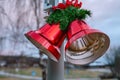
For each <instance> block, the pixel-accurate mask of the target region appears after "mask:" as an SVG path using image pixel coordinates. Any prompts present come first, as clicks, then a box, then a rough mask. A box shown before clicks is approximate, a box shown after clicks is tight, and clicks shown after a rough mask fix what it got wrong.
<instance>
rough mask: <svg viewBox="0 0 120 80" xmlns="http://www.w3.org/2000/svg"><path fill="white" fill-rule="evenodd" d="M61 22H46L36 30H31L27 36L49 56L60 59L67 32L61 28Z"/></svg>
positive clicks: (56, 59)
mask: <svg viewBox="0 0 120 80" xmlns="http://www.w3.org/2000/svg"><path fill="white" fill-rule="evenodd" d="M59 26H60V25H59V24H52V25H49V24H46V25H44V26H43V27H41V28H40V29H38V30H36V31H29V32H28V33H26V34H25V36H26V37H27V38H28V39H29V40H30V41H31V42H32V43H33V44H34V45H35V46H36V47H37V48H38V49H40V50H41V51H43V52H44V53H45V54H46V55H47V56H48V57H49V58H51V59H52V60H54V61H58V60H59V58H60V50H59V47H60V46H61V44H62V42H63V40H64V38H65V33H64V32H63V31H61V30H60V28H59Z"/></svg>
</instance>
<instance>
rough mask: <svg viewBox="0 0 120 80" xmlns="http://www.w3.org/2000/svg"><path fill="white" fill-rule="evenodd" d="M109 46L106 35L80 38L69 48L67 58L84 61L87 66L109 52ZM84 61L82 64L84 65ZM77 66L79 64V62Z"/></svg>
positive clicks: (94, 34)
mask: <svg viewBox="0 0 120 80" xmlns="http://www.w3.org/2000/svg"><path fill="white" fill-rule="evenodd" d="M106 44H107V45H106ZM108 44H109V39H108V37H107V36H106V35H105V34H103V33H92V34H88V35H85V36H83V37H81V38H78V39H77V40H76V41H73V42H72V44H71V45H70V46H69V48H68V49H67V50H66V56H67V57H69V58H70V59H71V60H72V59H73V60H79V61H83V60H84V61H85V64H86V63H89V62H92V61H93V60H95V59H96V58H98V57H100V56H101V55H102V54H103V53H104V52H105V51H106V50H107V48H108ZM70 59H69V60H70ZM84 61H83V62H81V63H80V64H82V63H83V64H84ZM75 64H79V62H77V63H75Z"/></svg>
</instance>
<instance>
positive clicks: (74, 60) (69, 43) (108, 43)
mask: <svg viewBox="0 0 120 80" xmlns="http://www.w3.org/2000/svg"><path fill="white" fill-rule="evenodd" d="M89 30H90V31H91V32H89V33H87V34H84V35H82V36H80V37H81V38H82V37H84V36H85V35H89V34H93V33H94V34H95V33H98V34H102V35H105V37H106V42H107V44H106V48H105V49H104V51H103V52H101V53H99V54H98V55H97V56H94V57H93V59H92V60H87V59H86V60H87V61H86V62H82V60H80V59H73V58H71V57H69V56H67V55H66V50H67V49H68V46H70V45H71V43H72V42H73V41H75V40H77V39H78V38H80V37H78V38H77V39H76V36H75V35H73V37H74V36H75V37H74V38H73V39H74V40H73V41H71V42H70V41H69V40H68V42H67V44H66V46H65V58H66V61H68V62H70V63H72V64H75V65H85V64H89V63H91V62H93V61H94V60H96V59H98V58H99V57H101V56H102V55H103V54H104V53H105V52H106V51H107V49H108V48H109V45H110V39H109V37H108V36H107V35H106V34H105V33H103V32H100V31H99V30H96V29H89ZM85 31H88V29H87V30H85ZM93 31H94V32H93ZM80 33H81V32H79V33H77V34H80ZM71 40H72V39H71ZM83 60H84V59H83ZM80 62H82V63H80Z"/></svg>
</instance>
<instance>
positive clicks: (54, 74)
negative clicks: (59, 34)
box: [47, 42, 64, 80]
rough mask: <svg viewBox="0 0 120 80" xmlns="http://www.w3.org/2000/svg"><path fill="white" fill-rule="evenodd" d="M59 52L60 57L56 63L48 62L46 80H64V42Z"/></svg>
mask: <svg viewBox="0 0 120 80" xmlns="http://www.w3.org/2000/svg"><path fill="white" fill-rule="evenodd" d="M60 51H61V57H60V59H59V61H58V62H54V61H53V60H51V59H49V60H48V68H47V80H64V42H63V44H62V46H61V48H60Z"/></svg>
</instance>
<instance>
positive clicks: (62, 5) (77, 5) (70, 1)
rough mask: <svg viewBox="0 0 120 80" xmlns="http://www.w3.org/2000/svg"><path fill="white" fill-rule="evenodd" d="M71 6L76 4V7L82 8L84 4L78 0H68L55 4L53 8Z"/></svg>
mask: <svg viewBox="0 0 120 80" xmlns="http://www.w3.org/2000/svg"><path fill="white" fill-rule="evenodd" d="M74 1H75V2H74ZM69 6H74V7H76V8H80V7H81V6H82V2H80V3H78V0H66V3H65V4H64V3H59V4H58V5H57V6H53V7H52V9H53V10H56V9H65V8H67V7H69Z"/></svg>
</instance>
